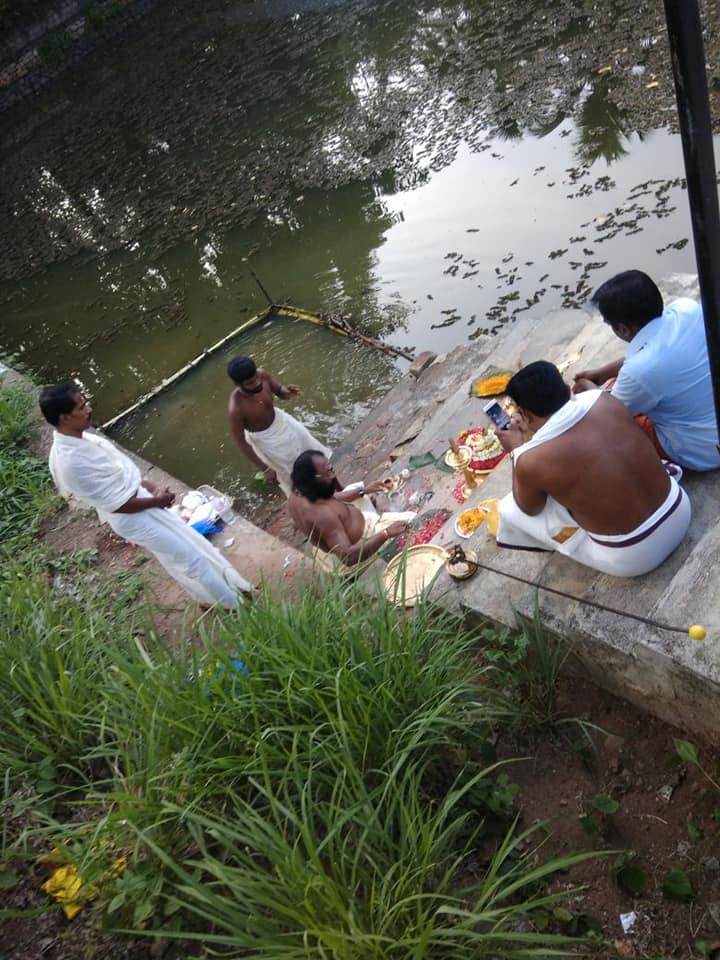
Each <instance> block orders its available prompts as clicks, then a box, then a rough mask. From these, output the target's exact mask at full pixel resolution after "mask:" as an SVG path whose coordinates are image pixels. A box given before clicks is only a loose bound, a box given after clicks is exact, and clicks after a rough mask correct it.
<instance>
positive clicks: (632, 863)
mask: <svg viewBox="0 0 720 960" xmlns="http://www.w3.org/2000/svg"><path fill="white" fill-rule="evenodd" d="M610 876H611V877H612V879H613V880H614V882H615V883H616V884H617V886H618V887H619V888H620V890H622V891H623V893H628V894H630V896H631V897H640V896H642V894H643V893H644V892H645V888H646V886H647V875H646V873H645V871H644V870H643V868H642V867H641V866H640V863H639V861H638V857H637V854H636V853H635V852H634V851H633V850H626V851H625V852H624V853H621V854H620V855H619V856H618V857H616V858H615V859H614V860H613V861H612V863H611V864H610Z"/></svg>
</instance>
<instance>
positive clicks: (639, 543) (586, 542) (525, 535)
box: [497, 477, 691, 577]
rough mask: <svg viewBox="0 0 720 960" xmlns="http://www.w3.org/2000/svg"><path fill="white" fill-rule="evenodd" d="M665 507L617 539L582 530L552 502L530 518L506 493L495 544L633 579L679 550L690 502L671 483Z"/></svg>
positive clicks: (549, 500) (566, 512)
mask: <svg viewBox="0 0 720 960" xmlns="http://www.w3.org/2000/svg"><path fill="white" fill-rule="evenodd" d="M669 479H670V493H669V494H668V495H667V498H666V500H665V502H664V503H663V504H662V505H661V506H660V507H658V509H657V510H656V511H655V513H653V514H652V515H651V516H650V517H648V518H647V520H645V521H644V522H643V523H641V524H640V526H639V527H637V529H635V530H633V531H631V532H630V533H623V534H620V535H618V536H607V535H605V534H593V533H588V532H587V531H586V530H583V529H582V528H581V527H578V525H577V524H576V523H575V521H574V520H573V518H572V516H571V515H570V514H569V513H568V511H567V510H566V509H565V507H563V506H562V504H560V503H558V502H557V500H553V498H552V497H548V500H547V503H546V505H545V507H544V509H543V510H542V512H541V513H539V514H537V515H536V516H534V517H531V516H529V515H528V514H527V513H523V511H522V510H521V509H520V508H519V507H518V505H517V504H516V503H515V498H514V497H513V495H512V494H511V493H509V494H508V495H507V496H506V497H503V499H502V500H501V501H500V506H499V524H498V533H497V544H498V546H499V547H511V548H514V549H516V550H555V551H557V552H558V553H562V554H564V555H565V556H567V557H570V558H571V559H573V560H576V561H577V562H578V563H583V564H585V566H587V567H592V568H593V569H594V570H599V571H600V572H601V573H609V574H612V576H615V577H637V576H640V575H641V574H643V573H649V572H650V570H654V569H655V567H657V566H659V565H660V564H661V563H662V562H663V560H665V559H666V558H667V557H669V556H670V554H671V553H672V552H673V550H675V548H676V547H678V546H679V545H680V543H681V542H682V540H683V539H684V537H685V534H686V533H687V530H688V527H689V526H690V517H691V508H690V500H689V498H688V496H687V494H686V493H685V491H684V490H683V489H682V488H681V487H679V486H678V484H677V483H676V481H675V480H674V479H673V478H672V477H670V478H669Z"/></svg>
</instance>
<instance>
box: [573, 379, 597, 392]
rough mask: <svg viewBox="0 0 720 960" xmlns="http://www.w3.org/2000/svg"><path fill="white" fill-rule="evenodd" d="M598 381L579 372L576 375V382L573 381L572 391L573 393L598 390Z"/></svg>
mask: <svg viewBox="0 0 720 960" xmlns="http://www.w3.org/2000/svg"><path fill="white" fill-rule="evenodd" d="M597 387H598V385H597V383H595V381H594V380H591V379H590V377H583V376H581V374H578V375H577V376H576V377H575V382H574V383H573V387H572V392H573V393H585V391H586V390H597Z"/></svg>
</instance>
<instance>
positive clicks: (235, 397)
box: [228, 387, 246, 414]
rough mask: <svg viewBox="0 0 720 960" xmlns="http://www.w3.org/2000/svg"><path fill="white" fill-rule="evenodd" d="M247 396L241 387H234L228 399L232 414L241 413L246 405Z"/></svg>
mask: <svg viewBox="0 0 720 960" xmlns="http://www.w3.org/2000/svg"><path fill="white" fill-rule="evenodd" d="M245 402H246V398H245V397H244V396H243V394H242V390H241V389H240V387H234V388H233V390H232V393H231V394H230V399H229V400H228V410H229V411H230V413H231V414H237V413H239V412H240V411H241V410H242V409H243V407H244V406H245Z"/></svg>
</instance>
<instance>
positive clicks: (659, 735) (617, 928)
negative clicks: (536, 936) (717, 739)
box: [504, 677, 720, 960]
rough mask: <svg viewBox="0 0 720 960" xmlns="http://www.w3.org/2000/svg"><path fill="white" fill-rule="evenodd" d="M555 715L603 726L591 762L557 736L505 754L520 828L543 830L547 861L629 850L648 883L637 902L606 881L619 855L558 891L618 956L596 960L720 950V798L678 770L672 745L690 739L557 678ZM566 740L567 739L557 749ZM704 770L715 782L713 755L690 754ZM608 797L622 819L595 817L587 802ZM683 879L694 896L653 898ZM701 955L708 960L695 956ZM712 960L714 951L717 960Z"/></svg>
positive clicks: (690, 770)
mask: <svg viewBox="0 0 720 960" xmlns="http://www.w3.org/2000/svg"><path fill="white" fill-rule="evenodd" d="M560 707H561V712H562V714H563V715H565V716H567V717H578V718H581V719H583V720H586V721H590V722H592V723H594V724H597V725H598V726H599V727H602V728H603V730H604V731H606V732H605V733H602V734H601V733H596V732H595V733H593V739H594V742H595V744H596V747H597V754H596V755H594V754H593V752H592V751H581V752H580V753H578V752H577V750H576V749H573V746H572V745H571V741H573V742H577V740H578V739H582V738H581V737H580V728H579V727H577V726H575V725H573V724H569V725H563V730H564V736H563V737H562V738H561V737H558V736H546V735H543V736H541V737H538V738H537V739H535V740H533V741H530V742H526V743H514V744H505V745H504V747H505V751H506V754H505V755H506V756H523V755H526V756H528V757H529V759H528V760H527V761H526V762H521V763H516V764H513V765H512V767H511V768H510V769H509V771H508V772H509V774H510V777H511V779H512V780H513V781H514V782H515V783H517V784H519V786H520V792H519V795H518V802H519V805H520V807H521V808H522V810H523V815H524V821H525V823H526V824H530V823H532V822H533V821H535V820H549V822H550V829H551V834H550V837H549V839H548V842H547V844H546V846H545V847H544V848H543V852H544V853H545V854H550V853H553V854H558V855H564V854H569V853H573V852H577V851H580V850H599V849H605V850H620V851H634V853H635V854H636V858H635V859H634V861H633V863H635V864H636V865H637V866H639V867H640V868H641V869H642V870H643V872H644V874H645V877H646V889H645V891H644V892H643V893H642V894H641V895H640V896H637V897H633V896H631V895H630V894H628V893H625V892H623V891H622V890H621V889H620V888H619V887H618V885H617V883H616V882H615V881H614V880H613V878H612V877H611V868H612V866H613V864H614V863H616V862H617V856H615V855H612V856H610V857H608V858H607V859H600V860H597V861H591V862H589V863H587V864H582V865H580V866H579V867H577V868H575V869H574V870H573V871H572V877H568V878H567V880H566V881H563V883H562V885H564V886H568V887H569V886H571V885H572V886H573V887H577V886H578V885H585V889H584V890H582V891H581V892H578V893H575V894H573V895H572V897H571V900H570V903H569V905H568V907H569V909H571V910H572V911H573V912H587V913H590V914H592V915H593V916H595V917H597V919H598V920H599V921H600V923H601V924H602V929H603V933H604V935H605V936H606V937H607V938H608V940H610V941H611V942H612V943H614V946H615V953H613V952H612V951H611V952H610V953H609V954H598V956H614V955H617V956H621V957H629V958H633V957H637V958H648V960H649V958H652V960H671V958H673V960H675V958H677V960H680V958H682V960H686V958H693V957H700V956H703V955H707V956H716V954H715V953H714V952H712V951H713V950H718V951H720V860H718V855H719V853H720V849H719V847H720V845H719V842H718V841H719V834H720V822H719V820H718V818H719V817H720V791H718V790H717V789H715V788H714V787H712V786H711V785H710V784H709V783H708V781H707V780H706V779H705V778H704V776H703V775H702V773H701V772H700V771H699V770H698V769H697V768H696V767H694V766H687V765H684V764H682V763H680V762H679V760H678V758H677V757H676V756H675V751H674V748H673V739H674V738H679V739H686V738H687V739H692V738H690V737H688V735H687V734H686V733H684V732H683V731H681V730H677V729H675V728H673V727H671V726H669V725H668V724H665V723H663V722H661V721H660V720H658V719H656V718H655V717H652V716H649V715H648V714H645V713H643V712H641V711H639V710H637V709H635V708H634V707H632V706H631V705H630V704H628V703H627V702H626V701H624V700H619V699H617V698H615V697H612V696H611V695H610V694H608V693H605V692H604V691H601V690H599V689H598V688H596V687H594V686H592V685H591V684H589V683H586V682H584V681H582V680H580V679H578V678H574V677H566V678H565V679H564V680H563V682H562V684H561V689H560ZM565 736H567V739H565ZM697 746H698V749H699V752H700V758H701V760H702V762H703V766H704V767H705V769H706V770H707V771H708V772H709V773H711V774H712V775H714V774H715V771H716V769H717V764H718V759H719V758H718V754H717V752H715V753H713V752H712V750H711V749H709V748H705V749H702V746H701V744H699V743H698V744H697ZM598 794H605V795H607V796H609V797H611V798H612V799H613V800H615V801H617V802H618V803H619V809H618V810H617V812H615V813H612V814H607V815H603V814H600V813H598V812H597V811H595V810H593V808H592V800H593V798H594V797H596V796H597V795H598ZM588 810H590V812H591V813H592V817H593V820H594V822H595V824H596V825H597V828H598V831H597V832H595V833H592V834H588V833H587V832H585V830H584V829H583V826H582V822H581V819H580V818H581V817H582V816H584V815H585V814H586V813H587V812H588ZM675 869H678V870H683V871H685V872H686V873H687V875H688V877H689V878H690V881H691V883H692V887H693V891H694V897H693V899H692V900H691V901H690V902H688V903H677V902H673V901H672V900H670V899H668V898H667V897H666V896H664V895H663V893H662V890H661V887H662V885H663V883H664V882H665V880H666V879H667V877H668V875H669V874H670V872H671V871H672V870H675ZM632 911H634V912H635V914H636V916H637V919H636V920H635V923H634V925H633V926H632V929H631V930H630V931H629V932H628V933H627V934H626V933H624V932H623V928H622V924H621V920H620V915H621V914H628V913H631V912H632ZM697 941H704V942H705V944H707V947H706V950H707V953H706V954H702V953H701V952H700V951H699V950H696V949H695V944H696V943H697ZM717 956H720V952H719V953H718V954H717Z"/></svg>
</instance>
